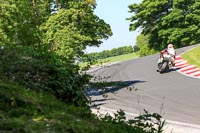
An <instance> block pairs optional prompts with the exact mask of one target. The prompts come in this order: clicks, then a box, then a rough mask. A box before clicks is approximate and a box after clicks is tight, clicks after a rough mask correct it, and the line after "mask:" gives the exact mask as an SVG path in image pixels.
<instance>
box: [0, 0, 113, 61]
mask: <svg viewBox="0 0 200 133" xmlns="http://www.w3.org/2000/svg"><path fill="white" fill-rule="evenodd" d="M95 8H96V1H95V0H77V1H74V0H68V1H64V0H46V1H40V0H20V1H18V0H8V1H3V0H0V11H1V12H0V35H1V36H0V44H1V45H28V46H39V47H41V46H45V47H46V46H47V48H49V49H50V50H52V51H54V52H56V53H57V54H58V55H61V56H64V57H66V58H67V59H72V60H74V57H75V56H78V55H82V51H83V50H84V49H86V46H99V45H100V44H101V43H102V39H108V38H109V37H110V36H111V35H112V31H111V28H110V26H109V24H107V23H106V22H105V21H104V20H103V19H100V18H99V17H98V16H97V15H95V14H94V9H95Z"/></svg>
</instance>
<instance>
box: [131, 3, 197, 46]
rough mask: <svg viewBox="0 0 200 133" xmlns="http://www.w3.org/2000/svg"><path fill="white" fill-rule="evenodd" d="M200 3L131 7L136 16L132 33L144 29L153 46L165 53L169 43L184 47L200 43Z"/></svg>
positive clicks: (133, 5)
mask: <svg viewBox="0 0 200 133" xmlns="http://www.w3.org/2000/svg"><path fill="white" fill-rule="evenodd" d="M199 7H200V2H197V1H195V0H173V1H172V0H154V1H152V0H143V1H142V3H140V4H132V5H129V9H130V12H131V13H133V14H134V15H133V16H132V17H131V18H129V20H130V22H131V24H130V30H131V31H133V30H136V29H137V28H141V29H142V34H144V35H148V36H149V46H150V48H153V49H155V50H161V49H163V48H165V47H166V45H167V44H168V43H173V44H175V46H176V47H182V46H187V45H191V44H194V43H198V42H199V37H200V34H199V33H200V30H199V28H200V17H199V15H200V8H199Z"/></svg>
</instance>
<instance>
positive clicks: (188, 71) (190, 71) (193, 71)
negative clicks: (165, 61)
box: [175, 55, 200, 79]
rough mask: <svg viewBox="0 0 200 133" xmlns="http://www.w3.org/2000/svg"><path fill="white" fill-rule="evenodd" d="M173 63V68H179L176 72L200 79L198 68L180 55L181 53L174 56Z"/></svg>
mask: <svg viewBox="0 0 200 133" xmlns="http://www.w3.org/2000/svg"><path fill="white" fill-rule="evenodd" d="M175 63H176V65H175V68H179V69H177V72H179V73H181V74H183V75H185V76H188V77H192V78H198V79H200V69H199V68H197V67H196V66H194V65H191V64H189V63H188V62H187V61H186V60H184V59H183V58H182V57H181V55H179V56H177V57H176V58H175Z"/></svg>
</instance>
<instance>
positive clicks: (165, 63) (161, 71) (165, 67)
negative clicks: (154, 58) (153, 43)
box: [160, 61, 168, 73]
mask: <svg viewBox="0 0 200 133" xmlns="http://www.w3.org/2000/svg"><path fill="white" fill-rule="evenodd" d="M167 65H168V63H167V62H166V61H165V62H163V64H162V66H161V68H160V73H163V72H165V71H166V69H167Z"/></svg>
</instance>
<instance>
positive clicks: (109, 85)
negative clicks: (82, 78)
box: [85, 80, 146, 96]
mask: <svg viewBox="0 0 200 133" xmlns="http://www.w3.org/2000/svg"><path fill="white" fill-rule="evenodd" d="M144 82H146V81H141V80H133V81H111V82H105V81H104V82H95V83H92V84H91V85H90V86H89V87H88V88H87V89H86V91H85V94H86V95H87V96H99V95H105V94H107V93H117V91H118V90H120V89H122V88H127V89H128V90H137V88H135V87H134V85H135V84H138V83H144Z"/></svg>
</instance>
